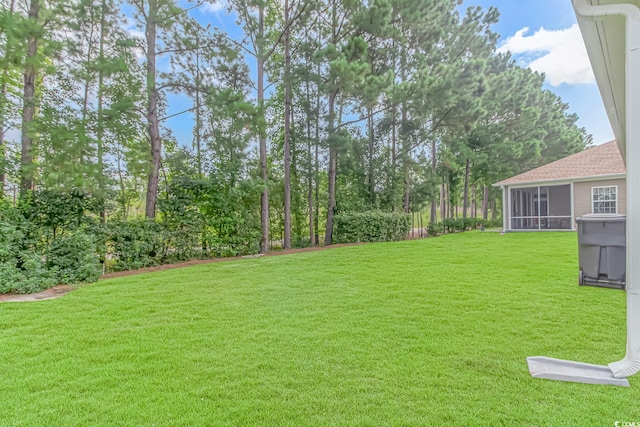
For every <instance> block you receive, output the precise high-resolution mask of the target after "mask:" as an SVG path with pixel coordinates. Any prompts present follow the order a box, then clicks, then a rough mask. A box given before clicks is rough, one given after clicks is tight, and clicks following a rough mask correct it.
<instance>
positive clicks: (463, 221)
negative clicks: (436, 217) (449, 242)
mask: <svg viewBox="0 0 640 427" xmlns="http://www.w3.org/2000/svg"><path fill="white" fill-rule="evenodd" d="M482 226H484V227H488V228H491V227H500V226H502V218H499V219H495V220H485V219H479V218H445V219H444V220H442V222H430V223H429V225H428V226H427V234H428V235H429V236H437V235H439V234H445V233H458V232H462V231H467V230H474V229H476V228H478V227H482Z"/></svg>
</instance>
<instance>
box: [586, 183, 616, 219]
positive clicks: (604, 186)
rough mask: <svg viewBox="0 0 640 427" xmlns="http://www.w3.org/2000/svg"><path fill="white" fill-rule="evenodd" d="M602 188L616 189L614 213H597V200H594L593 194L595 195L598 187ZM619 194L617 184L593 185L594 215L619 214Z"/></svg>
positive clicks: (592, 209) (592, 201)
mask: <svg viewBox="0 0 640 427" xmlns="http://www.w3.org/2000/svg"><path fill="white" fill-rule="evenodd" d="M600 188H615V190H616V200H615V202H616V211H615V212H613V213H603V214H597V213H596V209H595V204H596V201H595V200H594V198H593V196H594V195H595V194H594V193H595V190H596V189H600ZM619 195H620V193H619V192H618V186H617V185H599V186H594V187H591V213H592V214H594V215H617V214H618V200H619V198H620V197H619Z"/></svg>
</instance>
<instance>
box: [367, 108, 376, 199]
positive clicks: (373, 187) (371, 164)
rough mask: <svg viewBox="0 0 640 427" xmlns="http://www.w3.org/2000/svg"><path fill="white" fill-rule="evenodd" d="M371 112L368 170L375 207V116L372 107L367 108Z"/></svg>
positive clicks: (370, 192)
mask: <svg viewBox="0 0 640 427" xmlns="http://www.w3.org/2000/svg"><path fill="white" fill-rule="evenodd" d="M367 113H368V114H369V123H368V124H369V165H368V166H369V172H368V175H369V176H368V177H367V178H368V180H369V182H368V187H369V207H371V208H373V206H374V204H375V181H374V178H373V150H374V134H373V116H372V114H371V108H367Z"/></svg>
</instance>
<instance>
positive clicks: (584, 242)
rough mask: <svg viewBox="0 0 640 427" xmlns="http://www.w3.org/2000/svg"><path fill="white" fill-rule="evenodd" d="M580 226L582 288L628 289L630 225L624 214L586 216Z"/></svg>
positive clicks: (580, 277)
mask: <svg viewBox="0 0 640 427" xmlns="http://www.w3.org/2000/svg"><path fill="white" fill-rule="evenodd" d="M576 222H577V223H578V246H579V253H578V255H579V263H580V273H579V278H578V283H579V284H580V285H589V286H601V287H605V288H614V289H624V287H625V273H626V224H627V219H626V217H625V216H624V215H584V216H582V217H579V218H577V219H576Z"/></svg>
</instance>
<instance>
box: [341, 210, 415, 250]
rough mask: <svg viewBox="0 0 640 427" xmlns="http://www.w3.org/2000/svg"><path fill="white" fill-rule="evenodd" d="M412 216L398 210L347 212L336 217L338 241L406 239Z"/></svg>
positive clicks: (356, 241)
mask: <svg viewBox="0 0 640 427" xmlns="http://www.w3.org/2000/svg"><path fill="white" fill-rule="evenodd" d="M410 224H411V218H410V216H409V215H408V214H405V213H398V212H393V213H391V212H380V211H369V212H345V213H341V214H339V215H336V216H335V217H334V241H335V242H336V243H358V242H391V241H396V240H404V239H405V238H406V236H407V233H409V230H410Z"/></svg>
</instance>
